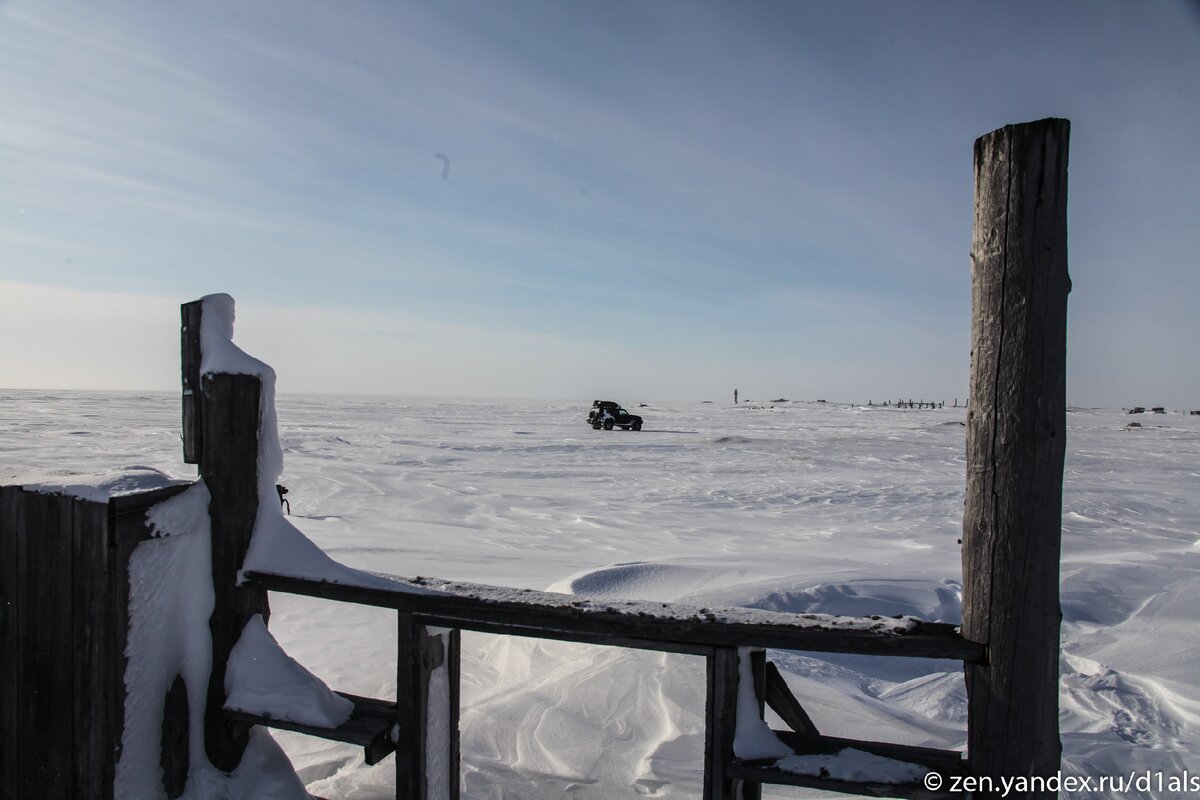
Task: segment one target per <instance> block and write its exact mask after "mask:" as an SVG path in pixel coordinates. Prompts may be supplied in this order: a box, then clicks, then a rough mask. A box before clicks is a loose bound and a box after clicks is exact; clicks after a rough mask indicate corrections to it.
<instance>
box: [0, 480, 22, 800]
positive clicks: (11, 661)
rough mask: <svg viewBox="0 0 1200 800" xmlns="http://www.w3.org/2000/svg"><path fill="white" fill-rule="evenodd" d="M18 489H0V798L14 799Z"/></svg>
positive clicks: (17, 692) (19, 696) (18, 686)
mask: <svg viewBox="0 0 1200 800" xmlns="http://www.w3.org/2000/svg"><path fill="white" fill-rule="evenodd" d="M20 512H21V490H20V488H19V487H17V486H4V487H0V675H3V676H4V678H3V680H0V798H4V800H11V799H12V798H15V797H16V796H17V770H18V766H17V763H18V762H17V742H18V730H17V708H18V706H19V704H20V702H21V699H22V697H23V696H24V694H23V692H22V691H21V686H22V682H21V671H20V663H19V661H18V658H17V656H18V653H19V647H20V633H19V628H18V622H19V620H20V618H21V613H20V606H19V604H18V600H19V598H20V594H19V592H18V591H17V574H18V570H19V566H18V564H19V561H18V554H17V553H18V551H17V538H18V536H19V535H20V516H21V514H20Z"/></svg>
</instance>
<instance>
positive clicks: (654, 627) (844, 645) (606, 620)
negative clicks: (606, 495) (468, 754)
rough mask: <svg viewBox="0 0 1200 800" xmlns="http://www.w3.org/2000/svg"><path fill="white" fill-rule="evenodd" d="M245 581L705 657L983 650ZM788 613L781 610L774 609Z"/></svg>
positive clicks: (974, 655)
mask: <svg viewBox="0 0 1200 800" xmlns="http://www.w3.org/2000/svg"><path fill="white" fill-rule="evenodd" d="M246 581H247V585H249V586H254V587H257V588H260V589H263V590H269V591H278V592H287V593H291V594H300V595H307V596H310V597H322V598H325V599H327V600H338V601H341V602H348V603H357V604H360V605H368V606H377V607H380V608H393V609H396V610H397V611H404V612H407V613H412V614H414V615H415V616H416V617H417V619H418V621H420V622H423V623H424V624H426V625H432V626H436V627H445V628H461V629H463V630H471V631H483V632H486V633H500V634H511V635H515V636H533V637H537V638H545V639H559V640H562V641H574V642H586V643H591V644H611V645H615V646H621V647H633V648H640V649H646V650H660V651H666V652H680V653H690V654H694V655H704V654H706V653H707V652H708V651H709V649H710V648H712V647H714V646H715V647H720V646H741V647H769V648H777V649H781V650H805V651H823V652H832V653H860V654H867V655H897V656H900V655H903V656H914V657H924V658H951V659H958V660H964V661H966V660H974V659H978V660H982V658H983V648H982V647H980V646H979V645H977V644H975V643H973V642H970V641H967V640H966V639H964V638H963V637H962V636H960V635H959V634H958V632H957V631H956V630H955V628H954V627H953V626H951V625H943V624H939V623H926V624H923V625H918V626H916V627H915V628H914V629H913V630H911V631H909V632H907V633H903V634H900V633H895V632H891V631H888V630H868V629H866V628H863V629H843V628H834V629H829V628H825V627H822V623H821V622H820V620H819V619H814V618H813V617H811V616H803V615H790V617H791V618H793V619H794V621H795V622H794V624H783V623H779V624H753V623H732V622H724V621H714V620H710V619H707V618H705V617H680V616H675V615H672V607H671V606H670V605H669V604H662V605H663V610H662V615H661V616H655V615H651V614H649V613H647V612H642V611H632V612H626V611H622V610H621V609H620V608H619V607H618V606H613V607H611V608H604V607H601V608H596V607H575V606H571V605H564V604H563V603H562V602H561V600H562V596H561V595H554V596H551V595H550V594H548V593H543V592H533V591H530V592H528V593H525V594H523V595H522V597H521V599H520V600H509V601H495V600H490V599H485V598H480V597H476V596H473V595H470V594H455V593H452V592H438V593H419V592H416V591H413V590H412V589H409V588H406V587H405V586H404V585H398V586H397V588H395V589H384V588H369V587H359V586H350V585H346V584H334V583H326V582H323V581H315V580H310V579H307V578H297V577H293V576H288V575H278V574H273V573H265V572H250V573H247V575H246ZM780 616H781V618H784V619H787V618H788V615H780Z"/></svg>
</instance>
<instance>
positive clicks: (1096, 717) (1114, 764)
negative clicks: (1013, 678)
mask: <svg viewBox="0 0 1200 800" xmlns="http://www.w3.org/2000/svg"><path fill="white" fill-rule="evenodd" d="M2 394H3V402H2V403H0V453H3V454H4V458H3V463H0V474H2V475H3V478H4V479H5V482H6V483H11V482H14V481H9V480H7V478H8V477H9V476H12V475H13V473H12V471H11V470H13V469H16V467H15V466H14V465H20V469H22V470H27V469H37V470H42V471H44V472H48V473H51V474H54V475H58V476H65V475H68V474H70V473H68V472H67V471H66V470H71V471H72V472H81V473H100V472H104V471H107V470H109V469H111V468H112V467H113V466H114V464H115V465H121V464H139V465H147V466H150V467H153V468H154V469H156V470H159V471H161V472H163V473H166V474H179V470H180V467H179V398H178V395H177V393H174V392H172V393H162V394H149V395H136V394H130V393H105V392H74V393H63V392H14V391H5V392H3V393H2ZM698 399H699V398H698ZM278 403H279V412H280V415H279V419H280V422H281V423H282V428H280V431H279V432H280V439H281V441H282V443H283V444H284V446H285V453H286V457H287V473H286V478H285V480H284V481H283V482H285V483H286V484H287V485H288V488H289V489H291V493H290V494H289V499H290V500H291V505H292V516H289V517H287V521H288V522H290V523H291V524H293V525H294V526H295V527H296V528H298V529H299V530H300V531H301V532H302V533H303V534H304V535H305V536H306V537H307V538H308V539H310V540H311V541H312V542H313V543H314V544H315V545H317V546H319V547H320V548H321V549H323V550H324V551H325V552H326V553H328V554H329V556H330V557H331V558H333V559H336V560H337V561H340V562H342V563H344V564H346V565H347V566H348V567H350V568H355V569H358V570H361V571H364V572H370V573H392V574H407V575H441V576H443V577H446V578H453V579H455V580H456V581H461V582H463V583H470V582H474V583H481V584H486V583H491V584H501V585H503V586H511V587H534V588H543V587H550V586H553V587H554V588H555V589H562V588H567V589H570V593H573V594H574V595H575V599H576V600H586V601H589V602H593V603H597V604H601V603H611V602H612V601H613V600H621V599H637V600H643V601H657V602H669V601H681V602H684V603H686V604H689V605H691V606H694V607H697V608H709V609H711V608H713V607H738V606H751V607H753V608H754V609H758V610H763V611H775V612H783V613H800V614H807V613H827V614H834V615H861V614H879V615H882V616H884V617H890V616H892V615H894V614H902V615H911V616H916V617H922V618H925V619H942V620H944V621H946V622H950V623H956V622H957V621H958V615H959V607H960V603H961V600H960V592H961V550H960V548H959V546H958V544H957V539H958V538H959V537H960V536H961V526H962V503H963V486H964V469H965V456H964V439H963V426H962V422H963V421H964V419H965V414H964V412H963V410H962V409H953V408H951V407H949V406H948V407H947V408H944V409H936V410H924V411H901V410H898V409H879V408H864V407H854V406H847V405H838V404H835V403H828V404H816V403H802V402H796V403H788V404H776V407H775V408H774V409H770V410H768V409H754V408H738V409H735V408H733V407H723V406H721V405H718V404H710V405H705V404H701V403H699V402H694V403H673V404H665V403H664V404H652V405H650V407H649V408H647V409H645V410H643V411H641V412H640V413H642V414H643V415H644V416H645V417H646V427H645V429H644V430H643V431H641V432H640V433H638V434H633V433H628V434H626V433H624V432H610V433H606V434H604V435H603V436H601V435H600V434H599V433H597V432H594V431H592V430H591V428H590V427H588V426H587V425H586V423H585V422H584V418H585V417H586V414H587V409H588V408H589V407H590V404H591V398H590V397H588V398H585V399H583V400H581V401H573V402H567V401H563V402H550V401H512V400H457V399H438V398H363V397H326V396H322V397H303V396H283V397H280V398H279V399H278ZM1144 404H1146V405H1149V404H1150V403H1148V402H1145V403H1144ZM1128 420H1129V417H1128V416H1126V415H1125V414H1124V413H1123V412H1122V411H1121V410H1120V409H1072V410H1071V412H1070V413H1068V415H1067V433H1068V439H1067V463H1066V474H1065V476H1064V477H1065V487H1064V497H1063V512H1064V513H1063V552H1062V582H1061V586H1062V609H1063V628H1062V646H1063V658H1062V660H1061V672H1062V680H1061V683H1060V724H1061V729H1062V741H1063V751H1064V756H1063V773H1064V775H1075V776H1081V777H1096V776H1100V775H1117V774H1124V775H1127V774H1128V773H1129V772H1130V771H1131V770H1139V771H1144V770H1148V769H1149V770H1154V771H1161V772H1163V773H1165V774H1174V775H1182V774H1183V770H1184V769H1190V770H1191V772H1192V774H1195V765H1196V763H1197V759H1200V701H1197V700H1196V699H1195V698H1197V697H1200V666H1198V665H1200V624H1198V623H1197V621H1196V614H1195V610H1196V608H1200V480H1198V479H1197V478H1198V477H1200V476H1198V475H1197V469H1196V452H1197V445H1198V443H1200V416H1196V417H1192V416H1188V415H1187V414H1179V413H1169V414H1165V415H1155V416H1154V418H1153V419H1151V418H1149V417H1145V418H1143V425H1144V427H1142V428H1140V429H1133V430H1131V429H1128V428H1126V423H1127V422H1128ZM635 437H636V438H635ZM24 474H25V473H22V475H24ZM59 482H60V483H65V482H67V481H65V480H60V481H59ZM271 505H275V506H277V505H278V503H277V502H274V501H273V502H272V504H271ZM176 538H178V537H177V536H176V535H173V536H170V537H167V538H166V539H162V540H155V543H160V544H162V543H170V542H171V540H174V539H176ZM564 584H565V585H564ZM271 600H272V603H271V605H272V616H271V633H272V635H273V636H274V637H275V638H276V639H277V640H278V641H279V643H280V645H281V646H282V647H283V648H284V649H285V650H286V651H287V653H288V654H289V655H291V656H292V657H294V658H296V659H297V660H298V661H300V662H301V663H303V664H304V665H305V666H306V667H307V668H308V669H309V670H311V671H312V672H313V673H315V674H316V675H318V676H319V677H320V678H321V679H322V680H324V681H325V682H326V683H327V684H328V685H330V686H333V687H335V688H337V689H340V690H344V691H347V692H353V693H355V694H362V695H366V696H372V697H391V696H394V692H395V678H396V675H395V662H394V658H395V615H394V614H391V613H386V612H383V611H380V610H378V609H371V608H363V607H357V606H352V605H348V604H343V603H330V602H326V601H321V600H317V599H314V598H306V597H293V596H289V595H284V594H275V595H273V596H272V598H271ZM768 656H769V657H770V658H771V660H772V661H773V662H775V664H776V665H777V666H778V667H779V668H780V670H781V672H782V674H783V677H784V679H785V680H786V681H787V683H788V684H789V686H790V687H791V689H792V690H793V692H794V693H795V694H796V696H797V697H798V698H799V699H800V701H801V702H802V703H803V704H804V707H805V708H806V709H807V710H808V712H809V714H810V715H811V716H812V717H813V720H814V722H815V723H816V724H817V726H818V727H819V728H820V729H821V731H822V732H823V733H826V734H829V735H831V736H841V737H847V738H861V739H876V740H883V741H891V742H898V743H903V744H911V745H916V746H926V747H938V748H948V749H962V748H963V747H964V741H965V688H964V685H963V678H962V667H961V664H959V663H958V662H954V661H938V660H928V659H907V658H870V657H865V656H850V655H843V656H836V655H830V654H818V653H789V652H781V651H769V652H768ZM462 676H463V686H462V727H461V730H462V734H461V735H462V754H463V768H462V781H463V793H462V794H463V798H464V800H499V798H503V797H506V796H507V797H520V798H522V800H561V798H563V797H572V798H574V799H575V800H600V799H601V798H603V799H604V800H609V798H614V797H653V798H656V800H676V799H677V798H692V797H696V796H699V794H700V783H699V780H700V778H699V776H700V765H701V748H702V746H703V722H704V685H705V677H704V664H703V659H700V658H696V657H691V656H685V655H676V654H665V653H648V652H640V651H631V650H625V649H619V648H608V647H595V646H588V645H574V644H567V643H560V642H547V641H534V640H529V639H522V638H518V637H497V636H487V635H482V634H466V633H464V635H463V665H462ZM768 716H769V717H770V712H769V711H768ZM771 722H772V726H773V727H776V728H778V727H780V723H779V722H778V721H777V720H774V719H772V720H771ZM274 736H275V737H276V738H277V739H278V741H279V742H280V744H281V745H282V746H283V748H284V749H285V751H286V752H287V753H288V756H289V757H290V759H291V760H292V762H293V764H294V765H295V768H296V770H297V773H298V774H299V775H300V777H301V780H302V781H303V783H304V785H305V786H306V787H307V789H308V791H310V792H312V793H314V794H317V795H320V796H322V797H328V798H331V800H335V799H337V800H345V799H346V798H382V797H389V796H394V792H395V790H394V780H395V768H394V765H393V764H392V763H391V760H390V759H388V760H385V761H384V762H383V763H381V764H379V765H375V766H371V767H368V766H366V765H364V764H363V762H362V753H361V749H356V748H354V747H351V746H346V745H342V744H338V743H334V742H328V741H323V740H317V739H313V738H310V737H304V736H300V735H296V734H289V733H286V732H276V733H275V734H274ZM251 766H252V765H251V763H250V762H249V761H248V762H246V764H245V765H244V769H247V770H249V769H251ZM197 796H199V795H197ZM210 796H214V797H219V796H221V795H219V794H213V795H210ZM263 796H266V795H263ZM764 796H765V797H770V798H797V797H809V796H811V793H810V792H809V791H808V790H799V789H795V790H793V789H788V788H786V787H770V788H767V789H765V791H764ZM1146 796H1148V795H1146V794H1145V793H1142V794H1138V793H1136V792H1134V793H1127V794H1125V795H1116V794H1115V793H1113V792H1109V793H1107V795H1105V794H1102V793H1092V794H1089V795H1086V797H1087V798H1088V800H1093V798H1105V797H1107V798H1108V800H1117V798H1118V797H1121V798H1122V799H1123V800H1127V798H1131V797H1146ZM1168 796H1169V795H1156V797H1168ZM1078 797H1080V798H1081V800H1082V797H1084V795H1078ZM1064 800H1068V798H1067V797H1066V794H1065V793H1064Z"/></svg>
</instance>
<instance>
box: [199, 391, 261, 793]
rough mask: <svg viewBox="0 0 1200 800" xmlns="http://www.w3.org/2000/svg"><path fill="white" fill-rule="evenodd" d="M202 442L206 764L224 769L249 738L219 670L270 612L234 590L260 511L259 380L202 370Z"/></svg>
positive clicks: (255, 595)
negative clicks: (230, 706) (207, 636)
mask: <svg viewBox="0 0 1200 800" xmlns="http://www.w3.org/2000/svg"><path fill="white" fill-rule="evenodd" d="M201 383H202V388H203V406H204V441H203V450H202V458H201V461H200V474H201V477H202V478H203V479H204V483H205V485H206V486H207V487H208V491H209V494H210V495H211V500H210V501H209V507H208V513H209V518H210V520H211V523H212V576H213V591H214V598H213V613H212V617H211V618H210V620H209V630H210V632H211V633H212V658H213V661H212V672H211V673H210V678H209V684H208V696H207V703H206V707H205V715H204V745H205V750H206V751H207V753H208V758H209V761H211V762H212V763H213V766H215V767H217V768H218V769H220V770H223V771H225V772H232V771H233V770H234V769H235V768H236V767H237V765H238V764H239V763H240V762H241V759H242V753H243V752H245V749H246V744H247V743H248V741H249V739H248V738H247V736H246V735H245V734H244V733H243V734H241V735H239V734H237V733H236V732H235V731H233V730H231V729H230V727H229V725H228V722H227V720H226V717H225V669H226V664H227V662H228V661H229V654H230V652H231V651H232V650H233V646H234V645H235V644H236V643H237V640H238V637H240V636H241V633H242V628H244V627H245V625H246V622H247V621H248V620H249V619H250V617H251V616H253V615H254V614H262V615H263V618H264V619H266V618H267V616H268V613H269V609H268V607H267V602H266V594H265V593H264V592H262V591H258V590H254V589H249V588H245V587H239V586H238V584H237V580H238V572H239V570H240V569H241V568H242V563H243V562H244V561H245V558H246V551H247V550H248V549H249V547H250V538H251V536H252V535H253V533H254V523H255V520H256V518H257V515H258V439H259V424H260V398H261V395H262V381H261V380H260V379H259V378H257V377H255V376H251V375H224V374H219V375H205V376H203V377H202V379H201Z"/></svg>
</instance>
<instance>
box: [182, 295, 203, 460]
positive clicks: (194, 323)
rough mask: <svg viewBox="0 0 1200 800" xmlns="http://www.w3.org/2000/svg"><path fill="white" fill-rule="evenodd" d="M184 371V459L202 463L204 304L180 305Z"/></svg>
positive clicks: (197, 301)
mask: <svg viewBox="0 0 1200 800" xmlns="http://www.w3.org/2000/svg"><path fill="white" fill-rule="evenodd" d="M179 316H180V334H179V341H180V358H179V363H180V368H181V369H180V371H181V372H182V383H183V462H184V463H185V464H199V463H200V459H201V457H202V455H203V452H204V404H203V403H202V402H201V401H200V392H201V387H200V359H201V355H202V354H201V352H200V323H201V318H202V316H203V303H202V301H200V300H195V301H193V302H191V303H184V304H183V305H181V306H180V307H179Z"/></svg>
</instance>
